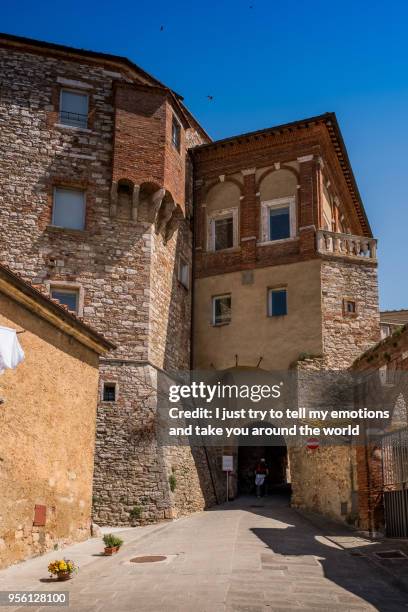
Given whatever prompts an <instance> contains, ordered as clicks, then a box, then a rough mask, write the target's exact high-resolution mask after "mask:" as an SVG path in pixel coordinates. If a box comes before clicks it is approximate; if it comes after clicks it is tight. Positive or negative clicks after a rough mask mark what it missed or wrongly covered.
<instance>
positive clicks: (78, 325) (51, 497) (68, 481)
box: [0, 266, 113, 568]
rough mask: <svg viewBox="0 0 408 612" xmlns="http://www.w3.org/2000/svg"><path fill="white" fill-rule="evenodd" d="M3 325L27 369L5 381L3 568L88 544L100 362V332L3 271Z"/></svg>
mask: <svg viewBox="0 0 408 612" xmlns="http://www.w3.org/2000/svg"><path fill="white" fill-rule="evenodd" d="M0 325H1V326H2V327H7V328H9V329H13V330H16V331H17V333H18V338H19V340H20V343H21V345H22V347H23V349H24V352H25V359H24V361H23V362H22V363H21V364H19V365H18V366H17V368H16V369H14V370H11V369H10V370H6V371H5V372H3V375H2V376H1V378H0V398H1V399H0V429H1V437H0V490H1V495H0V568H2V567H6V566H7V565H10V564H11V563H15V562H17V561H20V560H22V559H26V558H28V557H30V556H33V555H38V554H39V553H42V552H45V551H46V550H50V549H52V548H53V547H54V546H55V545H65V544H67V543H70V542H75V541H79V540H84V539H86V538H87V537H89V536H90V526H91V510H92V477H93V464H94V449H95V425H96V407H97V400H98V378H99V370H98V366H99V357H100V355H103V354H105V353H107V352H108V351H109V350H111V349H112V348H113V346H112V344H111V343H110V342H108V341H107V340H105V339H104V338H103V337H102V336H101V335H100V334H98V333H96V332H95V331H94V330H93V329H92V328H90V327H89V326H87V325H85V324H84V323H83V322H82V321H80V320H79V319H78V318H77V317H75V316H74V315H72V314H70V313H69V312H67V311H66V310H65V309H64V308H63V307H62V306H60V305H59V304H58V303H55V302H53V301H51V300H50V299H48V298H47V297H45V296H44V295H42V294H41V293H40V292H39V291H37V290H35V289H34V288H33V287H32V286H31V285H29V284H28V283H26V282H24V281H23V280H22V279H21V278H20V277H18V276H16V275H15V274H13V273H12V272H11V271H10V270H9V269H7V268H5V267H3V266H0Z"/></svg>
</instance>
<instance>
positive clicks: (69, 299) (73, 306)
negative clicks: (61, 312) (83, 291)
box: [50, 286, 79, 314]
mask: <svg viewBox="0 0 408 612" xmlns="http://www.w3.org/2000/svg"><path fill="white" fill-rule="evenodd" d="M50 295H51V297H52V298H53V299H54V300H58V302H59V303H60V304H63V305H64V306H67V307H68V310H69V311H70V312H73V313H75V314H78V310H79V290H78V289H67V288H65V287H57V286H53V287H51V289H50Z"/></svg>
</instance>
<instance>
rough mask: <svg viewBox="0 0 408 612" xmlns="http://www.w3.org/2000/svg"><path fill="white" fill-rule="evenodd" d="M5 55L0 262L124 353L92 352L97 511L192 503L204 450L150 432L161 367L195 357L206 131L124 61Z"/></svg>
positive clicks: (5, 40)
mask: <svg viewBox="0 0 408 612" xmlns="http://www.w3.org/2000/svg"><path fill="white" fill-rule="evenodd" d="M0 63H1V73H2V89H1V101H0V104H1V106H0V122H1V130H0V148H1V159H2V161H1V165H0V180H1V183H2V190H1V194H0V218H1V225H2V228H3V240H2V244H1V253H0V257H1V260H2V261H3V262H5V263H7V264H8V265H9V266H10V267H11V268H12V269H13V270H15V271H18V272H19V273H21V274H22V275H23V276H24V277H25V278H26V279H29V280H30V281H31V282H32V283H34V284H35V285H36V286H37V287H41V288H42V289H43V290H44V292H46V293H49V294H50V295H51V296H53V297H54V298H57V299H59V300H60V301H61V302H62V303H64V304H66V305H68V307H69V308H70V309H71V310H73V311H74V312H75V313H77V314H78V315H79V316H82V317H83V318H84V320H85V321H86V322H87V323H89V324H91V325H92V326H93V327H94V328H95V329H96V330H98V331H99V332H103V333H104V334H106V336H107V337H108V338H109V339H111V340H112V341H113V342H114V343H115V344H116V345H117V347H118V348H117V349H116V350H115V351H111V353H110V354H109V355H108V356H106V357H105V358H104V359H103V360H102V362H101V370H100V374H101V376H100V378H101V382H100V386H101V388H100V402H99V407H98V429H97V441H96V463H95V480H94V514H95V520H96V521H97V522H101V523H104V524H112V523H116V524H129V519H130V515H131V513H132V511H133V513H134V514H133V515H134V516H138V513H139V512H140V510H139V509H140V508H143V518H144V520H157V519H160V518H164V517H170V516H173V515H175V514H176V513H177V512H180V513H185V512H190V511H193V510H197V509H201V508H203V507H204V505H205V504H206V503H207V502H206V500H205V499H204V495H203V493H202V487H201V486H200V478H205V472H204V476H201V473H200V470H201V469H204V470H205V460H206V459H205V455H203V454H201V451H199V452H198V456H195V457H193V455H192V454H191V453H190V452H187V451H186V450H185V449H184V450H183V449H167V450H166V449H163V448H158V447H157V445H156V443H155V440H154V436H153V434H152V430H153V431H154V406H155V378H156V372H157V371H158V370H161V369H162V370H165V371H167V372H169V371H172V370H175V369H177V368H188V367H189V354H190V308H191V289H190V276H191V240H192V239H191V228H190V219H191V216H192V201H191V180H190V176H191V164H190V163H189V158H188V149H189V147H191V146H193V145H195V144H199V143H202V142H207V141H208V137H207V136H206V134H205V132H204V131H203V129H202V128H201V127H200V126H199V125H198V124H197V122H196V121H195V120H194V118H193V117H192V116H191V115H190V113H189V112H188V111H187V109H186V108H185V106H184V105H183V103H182V99H181V97H180V96H179V95H177V94H176V93H174V92H173V91H171V90H170V89H169V88H168V87H166V86H164V85H163V84H162V83H160V82H159V81H157V79H155V78H153V77H152V76H150V75H148V74H147V73H146V72H144V71H143V70H142V69H140V68H139V67H138V66H136V65H134V64H133V63H132V62H130V61H129V60H127V59H125V58H120V57H115V56H110V55H107V54H102V53H93V52H88V51H81V50H76V49H71V48H67V47H63V46H58V45H53V44H48V43H42V42H38V41H32V40H27V39H22V38H19V37H13V36H7V35H4V36H2V37H1V39H0ZM196 466H197V467H196ZM172 474H173V475H175V478H176V479H177V488H176V490H175V491H174V492H172V491H171V489H170V485H169V477H170V476H171V475H172ZM209 496H210V499H209V500H208V503H211V494H209Z"/></svg>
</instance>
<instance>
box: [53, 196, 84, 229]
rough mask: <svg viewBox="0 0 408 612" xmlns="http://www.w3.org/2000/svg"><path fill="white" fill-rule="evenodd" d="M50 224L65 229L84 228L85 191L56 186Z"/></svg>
mask: <svg viewBox="0 0 408 612" xmlns="http://www.w3.org/2000/svg"><path fill="white" fill-rule="evenodd" d="M52 224H53V225H55V226H57V227H65V228H67V229H78V230H83V229H84V228H85V192H84V191H81V190H78V189H64V188H62V187H56V188H55V190H54V206H53V212H52Z"/></svg>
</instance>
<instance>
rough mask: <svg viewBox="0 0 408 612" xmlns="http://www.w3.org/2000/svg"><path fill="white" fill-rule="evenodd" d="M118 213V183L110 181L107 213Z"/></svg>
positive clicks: (112, 214) (114, 215)
mask: <svg viewBox="0 0 408 612" xmlns="http://www.w3.org/2000/svg"><path fill="white" fill-rule="evenodd" d="M117 214H118V183H117V182H116V181H112V186H111V192H110V208H109V215H110V216H111V217H116V215H117Z"/></svg>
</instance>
